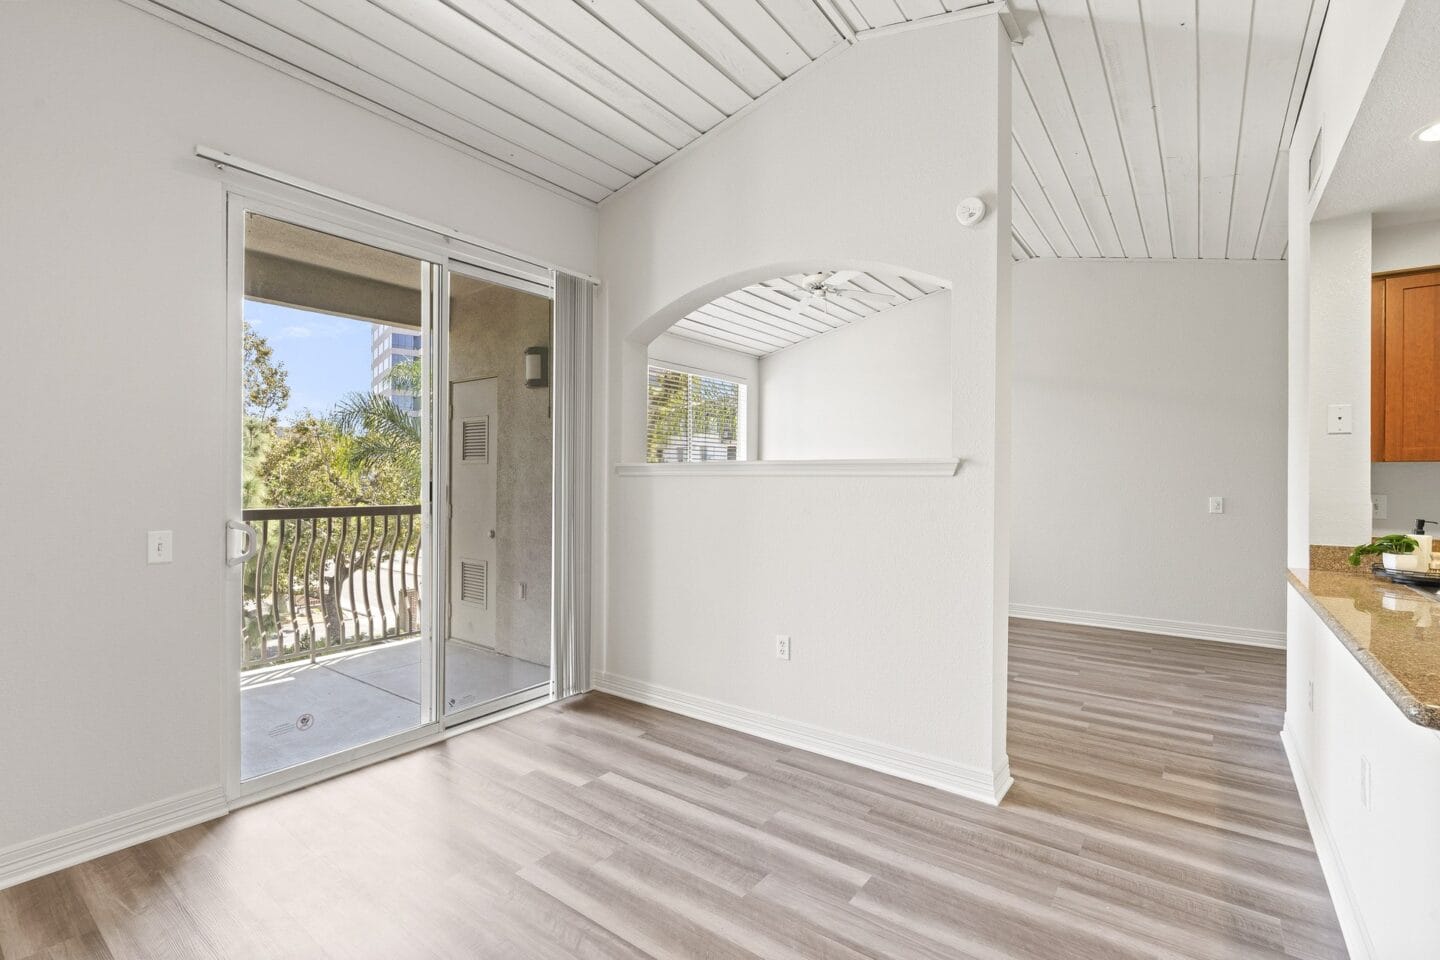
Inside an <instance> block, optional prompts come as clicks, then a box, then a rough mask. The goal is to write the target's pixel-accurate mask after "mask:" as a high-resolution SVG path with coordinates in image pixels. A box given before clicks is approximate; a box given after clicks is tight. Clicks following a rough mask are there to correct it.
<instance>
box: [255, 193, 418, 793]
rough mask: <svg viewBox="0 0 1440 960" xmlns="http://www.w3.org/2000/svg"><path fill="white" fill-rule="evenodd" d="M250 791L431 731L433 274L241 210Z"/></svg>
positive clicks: (406, 258)
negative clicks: (427, 580)
mask: <svg viewBox="0 0 1440 960" xmlns="http://www.w3.org/2000/svg"><path fill="white" fill-rule="evenodd" d="M241 216H243V222H242V223H241V224H240V229H241V230H242V231H243V264H242V269H243V303H242V330H241V337H242V347H241V351H240V354H241V357H240V361H241V370H240V384H241V391H242V397H241V423H240V436H241V447H242V455H241V465H240V476H239V477H237V478H236V481H237V482H238V483H239V484H240V487H241V490H242V494H241V498H242V508H243V509H242V513H241V516H240V520H239V521H238V522H235V523H232V525H231V526H232V528H233V529H235V530H236V531H237V533H238V534H239V535H240V538H241V539H243V540H245V541H246V543H245V546H244V549H243V550H241V551H239V552H237V553H235V554H232V557H231V562H232V565H233V566H238V567H239V568H240V570H239V577H240V591H239V592H240V610H239V616H240V620H241V647H242V649H241V655H240V676H239V684H240V716H239V723H240V779H241V780H242V781H255V780H258V779H262V778H265V777H267V776H270V775H272V774H276V773H278V772H280V771H284V770H289V769H292V768H297V767H302V766H305V765H307V764H314V763H316V762H317V761H322V760H325V759H327V758H333V757H337V756H342V755H346V754H349V753H353V752H355V751H358V750H363V749H364V748H366V747H367V746H369V745H372V744H375V743H377V742H382V741H386V740H388V739H391V738H394V737H397V736H400V735H404V734H407V733H411V732H413V731H415V730H417V729H418V728H420V727H421V726H422V725H423V724H424V723H425V722H426V721H427V714H428V713H429V712H431V711H430V709H429V703H428V702H427V701H428V700H429V699H430V696H429V691H430V690H432V689H433V686H432V685H431V684H430V683H428V682H427V678H428V673H429V672H431V671H433V656H431V655H430V654H429V653H428V652H427V651H426V644H427V642H428V638H427V636H426V631H425V630H424V622H425V621H424V613H425V610H424V604H423V602H422V584H423V575H422V566H423V562H424V559H425V552H426V550H428V545H427V544H426V543H425V542H424V541H425V539H426V538H425V535H424V534H425V526H426V525H425V523H424V511H425V509H426V507H425V502H424V501H425V497H424V495H423V490H422V477H423V476H424V474H426V473H427V472H428V471H427V470H426V460H427V444H426V440H427V436H426V434H427V431H426V429H425V426H424V424H425V418H426V416H427V413H428V410H427V405H426V395H427V391H426V390H425V388H424V383H425V369H424V368H425V358H426V356H427V354H428V348H429V343H428V340H429V338H428V337H427V329H428V328H429V326H430V314H431V313H432V312H433V310H432V307H431V305H430V303H431V296H432V294H431V287H432V286H433V284H434V282H435V278H436V277H437V276H438V270H437V268H436V267H435V266H434V265H433V264H432V263H430V262H427V261H426V260H424V259H421V258H419V257H416V256H410V255H406V254H404V253H401V252H397V251H395V250H391V249H385V248H383V247H381V246H377V245H372V244H369V243H362V242H359V241H357V240H355V239H351V238H349V237H344V236H339V235H337V234H335V233H330V232H327V231H325V230H321V229H316V228H315V227H312V226H306V225H302V224H301V223H297V222H291V221H289V220H286V219H283V218H282V217H280V216H270V215H266V214H262V213H259V212H256V211H254V210H247V211H244V212H243V214H241Z"/></svg>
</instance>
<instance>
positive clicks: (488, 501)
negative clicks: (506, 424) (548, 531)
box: [449, 377, 500, 649]
mask: <svg viewBox="0 0 1440 960" xmlns="http://www.w3.org/2000/svg"><path fill="white" fill-rule="evenodd" d="M498 413H499V411H498V409H497V405H496V389H495V378H494V377H487V378H485V379H483V380H467V381H464V382H461V383H455V384H451V386H450V564H449V566H450V591H449V596H450V604H449V606H450V631H449V639H451V640H460V641H464V642H466V643H473V644H478V645H480V646H483V647H489V648H491V649H493V648H494V646H495V598H494V596H493V595H492V592H493V591H492V587H493V585H494V584H496V583H499V582H500V577H499V572H498V571H497V570H496V569H495V559H496V552H495V529H496V515H495V491H496V471H495V459H496V458H495V451H496V446H495V436H496V430H497V426H498V424H497V422H496V421H497V420H498Z"/></svg>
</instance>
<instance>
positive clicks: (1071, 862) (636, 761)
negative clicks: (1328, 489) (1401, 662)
mask: <svg viewBox="0 0 1440 960" xmlns="http://www.w3.org/2000/svg"><path fill="white" fill-rule="evenodd" d="M1010 677H1011V679H1010V748H1009V749H1010V756H1011V762H1012V766H1013V769H1014V774H1015V779H1016V785H1015V787H1014V789H1013V790H1012V791H1011V793H1010V795H1009V796H1008V797H1007V798H1006V799H1005V802H1004V803H1003V804H1002V805H1001V806H1000V807H999V808H998V809H997V808H992V807H987V806H985V805H983V804H979V803H975V802H972V801H967V800H962V799H959V798H956V797H952V796H949V795H947V794H944V793H941V792H939V791H936V790H932V789H928V788H925V787H919V786H916V785H913V784H909V783H906V782H904V781H901V780H897V779H894V778H892V777H887V776H883V775H880V774H876V773H872V772H869V771H866V770H862V769H859V768H856V767H852V766H849V765H847V764H844V763H840V762H837V761H834V760H829V759H826V758H823V757H818V756H815V755H813V754H808V753H805V752H803V751H800V750H793V749H789V748H786V747H781V746H776V745H774V744H771V743H767V742H765V741H762V740H757V739H754V738H752V737H747V736H743V735H741V734H736V733H731V732H729V731H726V730H723V729H720V728H718V727H713V726H710V725H707V724H704V723H700V722H697V721H694V720H689V719H686V718H684V717H678V716H675V715H674V714H669V713H665V712H662V711H659V710H654V709H650V708H647V707H642V706H638V705H636V704H632V703H628V702H625V701H623V700H618V699H615V698H613V697H608V696H603V695H589V696H586V697H581V698H577V699H575V700H572V701H569V702H566V703H564V704H558V705H554V706H550V707H546V708H543V709H541V710H537V711H534V712H531V713H528V714H525V715H523V716H520V717H516V718H513V719H511V720H507V721H504V722H502V723H499V724H495V725H493V726H490V727H487V728H484V729H482V730H478V731H475V732H473V733H468V734H464V735H462V736H458V737H455V738H452V739H451V740H449V741H447V742H445V743H444V744H441V745H437V746H434V747H430V748H427V749H424V750H421V751H418V752H415V753H412V754H409V755H406V756H403V757H400V758H397V759H394V760H390V761H387V762H385V763H381V764H378V765H376V766H373V767H370V768H367V769H365V770H362V771H359V772H356V773H352V774H349V775H346V776H344V777H340V778H337V779H335V780H331V781H329V782H326V783H322V784H319V785H317V786H314V787H310V788H308V789H305V790H301V791H299V792H296V793H293V794H290V795H287V796H284V797H280V798H277V799H275V800H271V801H267V802H264V803H261V804H257V805H255V806H252V807H248V808H245V809H243V810H240V811H238V812H236V813H234V814H231V815H230V816H228V817H225V818H223V819H221V820H218V821H215V822H212V823H209V824H205V825H202V826H199V827H195V828H193V829H190V830H185V831H182V832H180V833H176V834H172V835H171V836H168V837H164V838H161V839H159V840H155V841H152V842H150V843H146V844H142V845H140V846H138V847H134V848H131V849H129V850H125V851H122V852H120V853H116V854H113V855H111V856H107V857H102V858H100V859H98V860H94V861H92V862H90V863H86V864H82V865H80V866H77V867H74V868H72V869H69V870H65V871H63V872H60V873H57V874H53V875H51V876H48V877H44V878H41V879H39V880H35V881H33V882H30V883H27V884H23V885H21V886H17V887H13V888H11V889H9V890H6V891H3V892H0V957H3V958H4V960H22V958H32V960H39V958H47V960H61V958H65V960H74V958H107V957H113V958H131V957H134V958H146V960H159V958H169V957H175V958H185V960H192V958H205V957H240V958H270V957H282V958H284V957H294V958H327V957H333V958H345V960H357V958H371V957H373V958H377V960H379V958H383V960H401V958H411V957H413V958H433V957H447V958H448V957H466V958H470V957H483V958H490V957H494V958H505V960H515V958H528V957H537V958H569V957H582V958H595V960H604V958H616V960H619V958H632V957H655V958H669V957H675V958H685V960H691V958H763V960H800V958H805V960H810V958H824V960H832V958H833V960H857V958H863V957H869V958H882V957H883V958H917V960H965V958H975V960H999V958H1043V960H1059V958H1064V960H1102V958H1103V960H1124V958H1142V957H1143V958H1152V957H1164V958H1206V960H1232V958H1235V960H1238V958H1245V960H1265V958H1287V957H1288V958H1303V960H1323V958H1332V957H1344V956H1345V950H1344V946H1343V943H1342V940H1341V938H1340V933H1339V929H1338V925H1337V923H1336V919H1335V913H1334V910H1333V908H1332V906H1331V903H1330V899H1329V897H1328V895H1327V893H1326V890H1325V883H1324V880H1323V878H1322V876H1321V873H1320V868H1319V865H1318V863H1317V862H1316V858H1315V852H1314V849H1313V847H1312V845H1311V840H1310V836H1309V833H1308V831H1307V829H1306V826H1305V821H1304V817H1303V815H1302V813H1301V810H1300V805H1299V802H1298V799H1297V797H1296V794H1295V788H1294V786H1293V784H1292V782H1291V779H1290V774H1289V771H1288V768H1287V766H1286V763H1285V758H1284V754H1283V752H1282V750H1281V748H1280V744H1279V740H1278V736H1277V734H1278V730H1279V726H1280V721H1281V712H1282V708H1283V697H1284V655H1283V654H1282V653H1280V652H1277V651H1271V650H1260V649H1253V648H1246V647H1238V646H1227V645H1222V644H1213V643H1207V642H1203V641H1193V640H1177V639H1170V638H1164V637H1151V636H1144V635H1140V634H1124V633H1115V632H1112V631H1104V630H1095V629H1089V628H1082V627H1068V626H1067V627H1062V626H1056V625H1050V624H1040V623H1034V622H1027V621H1016V622H1015V623H1014V624H1013V626H1012V637H1011V651H1010ZM875 709H877V710H883V709H886V705H885V704H876V705H875Z"/></svg>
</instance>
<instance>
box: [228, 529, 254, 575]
mask: <svg viewBox="0 0 1440 960" xmlns="http://www.w3.org/2000/svg"><path fill="white" fill-rule="evenodd" d="M231 532H234V533H243V534H244V535H245V549H244V550H243V551H242V552H241V553H240V554H239V555H238V556H237V555H234V554H232V553H231V552H230V545H231V538H230V534H231ZM258 549H260V534H259V533H258V532H257V531H256V530H255V528H254V527H252V526H250V524H248V523H246V522H245V521H244V520H226V521H225V563H226V565H227V566H231V567H238V566H240V564H242V563H244V562H245V561H247V560H249V559H250V558H251V557H253V556H255V551H256V550H258Z"/></svg>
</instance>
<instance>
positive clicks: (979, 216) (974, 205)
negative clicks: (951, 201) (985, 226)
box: [955, 197, 988, 227]
mask: <svg viewBox="0 0 1440 960" xmlns="http://www.w3.org/2000/svg"><path fill="white" fill-rule="evenodd" d="M987 209H988V208H987V207H986V206H985V201H984V200H981V199H980V198H979V197H966V198H965V199H964V200H961V201H960V203H959V204H958V205H956V207H955V219H956V220H959V221H960V224H961V226H966V227H973V226H975V224H977V223H979V222H980V221H981V220H984V219H985V214H986V212H987Z"/></svg>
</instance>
